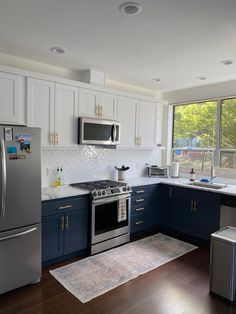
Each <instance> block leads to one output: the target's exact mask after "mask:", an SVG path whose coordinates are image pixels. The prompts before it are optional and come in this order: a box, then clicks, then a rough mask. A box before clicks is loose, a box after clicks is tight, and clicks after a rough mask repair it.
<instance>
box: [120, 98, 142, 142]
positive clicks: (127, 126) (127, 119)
mask: <svg viewBox="0 0 236 314" xmlns="http://www.w3.org/2000/svg"><path fill="white" fill-rule="evenodd" d="M137 105H138V100H137V99H133V98H128V97H121V96H119V97H118V100H117V120H118V121H120V123H121V130H120V145H119V146H118V147H119V148H135V147H136V146H137V144H136V109H137Z"/></svg>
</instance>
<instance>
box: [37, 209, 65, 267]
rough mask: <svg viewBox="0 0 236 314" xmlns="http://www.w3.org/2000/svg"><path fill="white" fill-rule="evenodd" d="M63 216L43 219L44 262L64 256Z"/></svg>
mask: <svg viewBox="0 0 236 314" xmlns="http://www.w3.org/2000/svg"><path fill="white" fill-rule="evenodd" d="M63 219H64V216H63V215H52V216H47V217H43V219H42V261H43V262H45V261H48V260H50V259H53V258H57V257H59V256H62V255H63Z"/></svg>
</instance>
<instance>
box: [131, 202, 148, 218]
mask: <svg viewBox="0 0 236 314" xmlns="http://www.w3.org/2000/svg"><path fill="white" fill-rule="evenodd" d="M147 209H148V206H147V204H140V205H137V206H132V207H131V215H136V214H141V213H144V212H146V211H147Z"/></svg>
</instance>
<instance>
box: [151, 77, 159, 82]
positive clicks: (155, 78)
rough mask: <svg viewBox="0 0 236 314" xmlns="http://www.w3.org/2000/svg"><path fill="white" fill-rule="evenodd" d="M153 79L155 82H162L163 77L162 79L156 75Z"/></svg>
mask: <svg viewBox="0 0 236 314" xmlns="http://www.w3.org/2000/svg"><path fill="white" fill-rule="evenodd" d="M152 81H153V82H160V81H161V79H160V78H159V77H154V78H152Z"/></svg>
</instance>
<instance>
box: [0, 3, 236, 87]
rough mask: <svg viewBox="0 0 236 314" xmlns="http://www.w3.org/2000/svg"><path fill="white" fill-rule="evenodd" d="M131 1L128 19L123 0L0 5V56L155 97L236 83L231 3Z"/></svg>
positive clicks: (235, 17) (235, 11)
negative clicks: (133, 8) (136, 9)
mask: <svg viewBox="0 0 236 314" xmlns="http://www.w3.org/2000/svg"><path fill="white" fill-rule="evenodd" d="M136 1H137V2H138V3H140V4H141V5H142V7H143V11H142V12H141V14H140V15H137V16H132V17H129V16H123V15H121V14H120V12H119V10H118V7H119V5H120V4H121V3H123V2H125V0H124V1H122V0H7V1H5V0H0V52H2V53H8V54H11V55H15V56H19V57H23V58H27V59H31V60H35V61H40V62H44V63H48V64H51V65H56V66H60V67H65V68H69V69H73V70H83V69H94V70H96V71H101V72H104V73H106V77H107V78H109V79H112V80H117V81H122V82H125V83H128V84H134V85H138V86H142V87H146V88H150V89H157V90H160V91H166V90H176V89H181V88H185V87H192V86H199V85H202V84H209V83H214V82H221V81H227V80H231V79H236V1H235V0H136ZM54 46H60V47H63V48H65V49H66V51H67V53H66V54H65V55H63V56H62V55H60V56H55V55H53V54H52V53H51V52H50V51H49V49H50V48H51V47H54ZM224 59H233V60H234V61H235V63H234V64H232V65H229V66H224V65H222V64H220V61H221V60H224ZM198 76H205V77H207V80H205V81H199V80H197V79H196V77H198ZM153 77H160V78H161V79H162V81H161V82H160V83H154V82H152V78H153Z"/></svg>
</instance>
